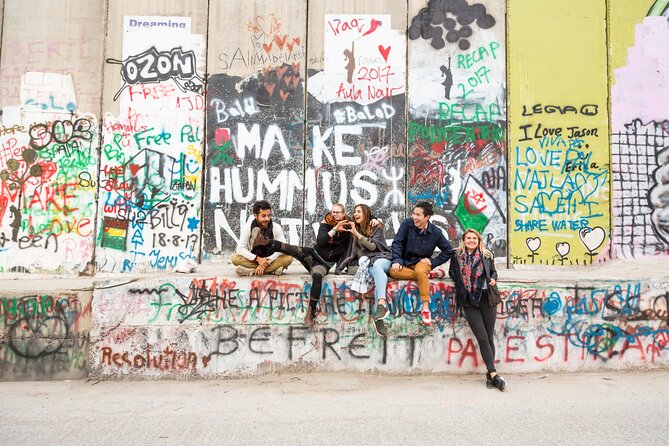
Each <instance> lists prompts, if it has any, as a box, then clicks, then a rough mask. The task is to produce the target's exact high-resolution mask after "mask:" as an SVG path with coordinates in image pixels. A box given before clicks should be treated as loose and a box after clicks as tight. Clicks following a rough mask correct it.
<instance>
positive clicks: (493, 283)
mask: <svg viewBox="0 0 669 446" xmlns="http://www.w3.org/2000/svg"><path fill="white" fill-rule="evenodd" d="M489 283H490V286H495V285H497V281H496V280H495V279H490V282H489Z"/></svg>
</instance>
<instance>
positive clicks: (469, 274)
mask: <svg viewBox="0 0 669 446" xmlns="http://www.w3.org/2000/svg"><path fill="white" fill-rule="evenodd" d="M448 275H449V276H451V279H453V282H455V290H456V293H455V294H456V298H457V301H458V305H459V306H460V307H461V308H462V309H463V310H464V313H465V317H466V318H467V323H468V324H469V327H470V328H471V329H472V331H473V332H474V336H476V340H477V341H478V343H479V348H480V349H481V356H483V361H484V362H485V365H486V367H487V369H488V373H486V386H487V387H488V388H489V389H491V388H497V389H499V390H504V387H505V386H506V381H504V379H503V378H502V377H501V376H499V375H498V374H497V370H496V369H495V339H494V336H495V321H496V320H497V304H498V303H500V299H499V293H497V294H495V293H493V292H492V291H493V288H494V289H496V286H497V270H496V269H495V262H494V260H493V255H492V252H490V251H488V250H487V249H486V248H485V246H484V245H483V237H481V234H479V233H478V231H476V230H475V229H471V228H469V229H467V230H466V231H465V233H464V234H462V241H461V242H460V246H459V247H458V248H456V249H455V250H454V251H453V256H452V257H451V265H450V267H449V269H448Z"/></svg>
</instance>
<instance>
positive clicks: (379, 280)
mask: <svg viewBox="0 0 669 446" xmlns="http://www.w3.org/2000/svg"><path fill="white" fill-rule="evenodd" d="M390 263H391V262H390V259H376V261H374V263H373V264H372V265H370V266H369V274H370V275H371V276H372V278H373V279H374V313H376V306H377V305H378V303H379V299H385V298H386V287H387V286H388V270H389V269H390Z"/></svg>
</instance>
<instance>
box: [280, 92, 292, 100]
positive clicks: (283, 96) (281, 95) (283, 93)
mask: <svg viewBox="0 0 669 446" xmlns="http://www.w3.org/2000/svg"><path fill="white" fill-rule="evenodd" d="M279 96H280V97H281V100H282V101H283V102H286V99H288V96H290V91H283V90H279Z"/></svg>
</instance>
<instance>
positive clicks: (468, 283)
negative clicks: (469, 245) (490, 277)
mask: <svg viewBox="0 0 669 446" xmlns="http://www.w3.org/2000/svg"><path fill="white" fill-rule="evenodd" d="M458 262H459V263H460V273H461V275H462V282H463V283H464V285H465V289H466V290H467V294H469V295H470V296H471V295H473V294H474V292H475V291H476V286H477V282H478V281H479V280H478V279H479V278H480V277H481V276H484V275H485V270H484V269H483V257H482V256H481V251H479V250H478V249H477V250H476V251H474V252H473V253H472V254H469V253H467V250H466V249H463V250H462V252H460V253H459V254H458Z"/></svg>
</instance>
